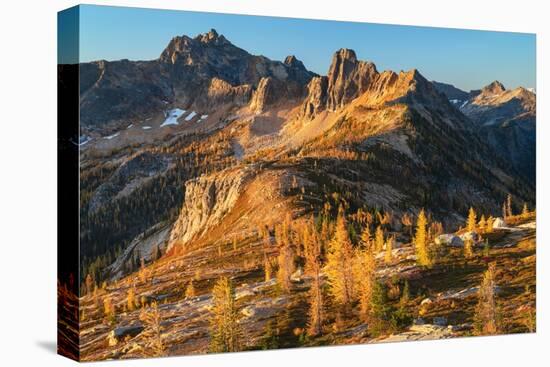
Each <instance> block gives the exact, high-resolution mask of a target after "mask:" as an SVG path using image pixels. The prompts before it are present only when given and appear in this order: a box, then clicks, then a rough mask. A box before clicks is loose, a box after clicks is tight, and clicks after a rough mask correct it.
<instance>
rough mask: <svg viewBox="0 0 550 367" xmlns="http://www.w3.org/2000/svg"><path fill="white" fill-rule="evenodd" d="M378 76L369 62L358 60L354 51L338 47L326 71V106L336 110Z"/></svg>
mask: <svg viewBox="0 0 550 367" xmlns="http://www.w3.org/2000/svg"><path fill="white" fill-rule="evenodd" d="M377 76H378V72H377V71H376V66H374V64H373V63H371V62H366V61H358V60H357V56H356V55H355V51H353V50H350V49H345V48H343V49H340V50H339V51H338V52H336V53H335V54H334V57H333V58H332V64H331V65H330V69H329V71H328V75H327V78H328V86H327V108H328V109H329V110H336V109H337V108H339V107H342V106H343V105H345V104H346V103H348V102H350V101H351V100H353V99H355V98H357V97H358V96H359V95H361V94H362V93H364V92H365V91H366V90H367V88H368V87H369V85H370V84H371V83H372V81H373V80H375V79H376V77H377Z"/></svg>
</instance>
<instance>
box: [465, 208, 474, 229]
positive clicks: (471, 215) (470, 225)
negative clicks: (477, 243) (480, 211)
mask: <svg viewBox="0 0 550 367" xmlns="http://www.w3.org/2000/svg"><path fill="white" fill-rule="evenodd" d="M466 228H467V230H468V232H474V231H475V230H476V212H475V210H474V208H472V207H470V211H469V212H468V222H467V223H466Z"/></svg>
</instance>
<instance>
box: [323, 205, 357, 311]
mask: <svg viewBox="0 0 550 367" xmlns="http://www.w3.org/2000/svg"><path fill="white" fill-rule="evenodd" d="M352 262H353V247H352V244H351V240H350V238H349V234H348V230H347V221H346V217H345V214H344V210H343V208H342V207H340V210H339V211H338V218H337V221H336V231H335V233H334V237H333V238H332V240H331V241H330V243H329V250H328V254H327V275H328V282H329V284H330V288H331V293H332V295H333V296H334V298H335V300H336V302H337V303H339V304H340V305H342V306H344V307H346V308H347V307H348V306H349V305H350V304H351V302H352V300H353V270H352Z"/></svg>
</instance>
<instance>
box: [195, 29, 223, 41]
mask: <svg viewBox="0 0 550 367" xmlns="http://www.w3.org/2000/svg"><path fill="white" fill-rule="evenodd" d="M195 39H196V40H197V41H199V42H202V43H207V44H215V45H224V44H229V43H230V42H229V41H228V40H227V39H226V38H225V37H224V36H223V35H220V34H218V32H217V31H216V30H215V29H214V28H212V29H210V31H208V32H207V33H201V34H199V35H198V36H197V37H195Z"/></svg>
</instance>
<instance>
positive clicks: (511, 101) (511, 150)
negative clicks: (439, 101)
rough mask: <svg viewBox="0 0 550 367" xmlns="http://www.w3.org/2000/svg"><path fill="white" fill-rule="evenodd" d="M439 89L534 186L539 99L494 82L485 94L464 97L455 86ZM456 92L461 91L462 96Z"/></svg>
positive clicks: (479, 91)
mask: <svg viewBox="0 0 550 367" xmlns="http://www.w3.org/2000/svg"><path fill="white" fill-rule="evenodd" d="M435 85H436V87H437V88H438V89H439V90H440V91H441V92H442V93H444V94H445V95H446V96H447V97H448V98H449V99H450V100H451V102H453V104H455V106H457V107H458V108H459V109H460V111H461V112H462V113H464V114H465V115H466V116H468V117H469V118H470V119H471V120H472V121H473V122H474V123H475V124H476V130H477V133H478V134H479V135H480V137H481V138H482V140H483V141H484V142H485V143H486V144H487V145H489V146H490V147H491V148H492V149H493V150H494V151H495V152H496V153H497V154H498V155H499V156H500V157H502V158H503V159H505V160H506V162H508V164H510V165H511V166H512V167H513V168H514V169H515V170H517V171H518V172H519V173H520V174H521V175H523V176H524V177H525V178H526V179H527V180H528V181H529V182H530V183H531V184H534V183H535V167H536V162H535V157H536V96H535V94H534V93H533V92H532V91H529V90H527V89H525V88H522V87H519V88H516V89H513V90H507V89H506V88H505V87H504V85H502V83H500V82H499V81H494V82H492V83H491V84H489V85H487V86H485V87H484V88H482V89H481V90H478V91H471V92H470V93H466V92H463V93H460V92H462V91H460V90H458V89H457V88H455V87H453V86H449V85H446V86H443V87H442V85H441V83H436V84H435ZM456 91H459V92H458V93H457V92H456Z"/></svg>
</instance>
